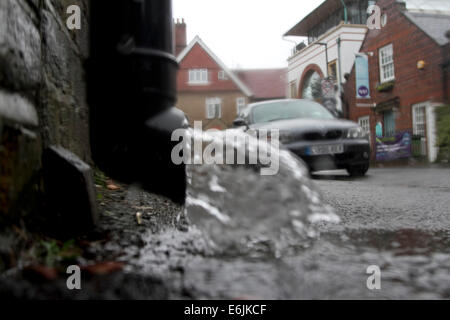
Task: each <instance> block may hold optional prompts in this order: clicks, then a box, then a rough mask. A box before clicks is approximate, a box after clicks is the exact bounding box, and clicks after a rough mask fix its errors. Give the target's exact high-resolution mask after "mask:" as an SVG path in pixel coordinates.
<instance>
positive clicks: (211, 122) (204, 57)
mask: <svg viewBox="0 0 450 320" xmlns="http://www.w3.org/2000/svg"><path fill="white" fill-rule="evenodd" d="M174 47H175V53H176V54H177V60H178V63H179V65H180V69H179V72H178V76H177V87H178V102H177V107H178V108H179V109H181V110H183V111H184V112H185V113H186V115H187V116H188V118H189V119H190V121H191V124H193V122H194V121H202V122H203V129H204V130H207V129H211V128H215V129H220V130H223V129H227V128H230V127H231V126H232V124H233V121H234V120H235V119H236V118H237V116H238V114H239V113H240V111H241V110H242V109H243V108H244V107H245V106H247V104H248V103H250V102H254V101H263V100H271V99H279V98H284V97H285V96H286V95H285V87H286V85H285V75H286V70H285V69H269V70H267V69H265V70H264V69H263V70H239V71H232V70H230V69H228V68H227V66H226V65H225V64H224V63H223V62H222V61H221V60H220V59H219V57H218V56H216V55H215V54H214V52H212V50H211V49H210V48H208V46H207V45H206V44H205V43H204V42H203V40H202V39H200V37H198V36H197V37H195V38H194V39H193V40H192V41H191V42H190V43H189V44H188V45H187V44H186V24H185V22H184V20H181V21H180V20H178V21H176V23H175V46H174Z"/></svg>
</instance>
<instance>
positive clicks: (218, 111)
mask: <svg viewBox="0 0 450 320" xmlns="http://www.w3.org/2000/svg"><path fill="white" fill-rule="evenodd" d="M221 117H222V101H221V99H220V98H208V99H206V118H207V119H214V118H218V119H220V118H221Z"/></svg>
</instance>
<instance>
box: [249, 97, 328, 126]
mask: <svg viewBox="0 0 450 320" xmlns="http://www.w3.org/2000/svg"><path fill="white" fill-rule="evenodd" d="M252 118H253V123H264V122H272V121H277V120H287V119H298V118H303V119H334V116H333V115H332V114H331V113H330V112H329V111H328V110H327V109H325V108H324V107H323V106H321V105H320V104H318V103H316V102H313V101H277V102H273V103H266V104H262V105H260V106H255V107H254V108H253V110H252Z"/></svg>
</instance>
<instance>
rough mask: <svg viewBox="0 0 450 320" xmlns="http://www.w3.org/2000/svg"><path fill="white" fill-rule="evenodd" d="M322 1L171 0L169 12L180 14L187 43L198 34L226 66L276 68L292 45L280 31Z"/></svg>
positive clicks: (286, 55)
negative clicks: (184, 24) (171, 7)
mask: <svg viewBox="0 0 450 320" xmlns="http://www.w3.org/2000/svg"><path fill="white" fill-rule="evenodd" d="M322 2H323V0H308V1H305V0H225V1H224V0H173V15H174V17H175V18H184V20H185V22H186V25H187V37H188V43H189V42H190V41H191V40H192V39H193V38H194V37H195V36H196V35H198V36H200V38H201V39H202V40H203V41H204V42H205V43H206V45H207V46H208V47H209V48H211V50H212V51H213V52H214V53H215V54H216V55H217V56H218V57H219V58H220V59H221V60H222V61H223V62H224V63H225V64H226V65H227V66H228V67H230V68H236V67H243V68H277V67H286V66H287V61H286V60H287V58H288V57H289V55H290V51H291V49H292V48H293V47H294V43H292V42H287V41H284V40H283V39H282V36H283V34H284V33H285V32H286V31H288V30H289V29H290V28H291V27H293V26H294V25H295V24H297V23H298V22H299V21H300V20H301V19H302V18H303V17H305V16H306V15H307V14H308V13H309V12H311V11H312V10H313V9H314V8H315V7H317V6H318V5H319V4H320V3H322ZM289 39H291V38H289ZM291 40H292V39H291Z"/></svg>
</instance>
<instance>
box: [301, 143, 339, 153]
mask: <svg viewBox="0 0 450 320" xmlns="http://www.w3.org/2000/svg"><path fill="white" fill-rule="evenodd" d="M309 151H310V152H309V153H310V154H311V155H312V156H318V155H324V154H341V153H344V145H342V144H333V145H322V146H312V147H310V148H309Z"/></svg>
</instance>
